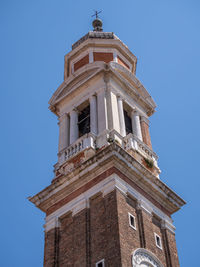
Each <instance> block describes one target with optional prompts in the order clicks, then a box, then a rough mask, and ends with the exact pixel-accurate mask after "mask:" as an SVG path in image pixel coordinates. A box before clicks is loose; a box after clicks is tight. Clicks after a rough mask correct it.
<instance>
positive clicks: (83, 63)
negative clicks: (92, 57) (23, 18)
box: [74, 55, 89, 71]
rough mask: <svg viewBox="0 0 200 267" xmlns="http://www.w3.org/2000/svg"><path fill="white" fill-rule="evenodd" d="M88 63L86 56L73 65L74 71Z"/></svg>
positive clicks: (87, 56)
mask: <svg viewBox="0 0 200 267" xmlns="http://www.w3.org/2000/svg"><path fill="white" fill-rule="evenodd" d="M88 63H89V55H86V56H85V57H83V58H81V59H80V60H79V61H78V62H76V63H75V64H74V71H76V70H78V69H80V68H81V67H83V66H84V65H86V64H88Z"/></svg>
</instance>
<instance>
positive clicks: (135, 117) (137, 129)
mask: <svg viewBox="0 0 200 267" xmlns="http://www.w3.org/2000/svg"><path fill="white" fill-rule="evenodd" d="M131 120H132V129H133V133H134V134H135V135H136V136H137V138H139V139H140V140H141V141H142V131H141V125H140V116H139V114H138V112H137V111H135V110H133V111H132V112H131Z"/></svg>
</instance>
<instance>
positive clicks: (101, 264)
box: [96, 259, 105, 267]
mask: <svg viewBox="0 0 200 267" xmlns="http://www.w3.org/2000/svg"><path fill="white" fill-rule="evenodd" d="M96 267H105V265H104V259H103V260H100V261H98V262H97V263H96Z"/></svg>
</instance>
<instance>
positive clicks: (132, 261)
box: [29, 16, 185, 267]
mask: <svg viewBox="0 0 200 267" xmlns="http://www.w3.org/2000/svg"><path fill="white" fill-rule="evenodd" d="M102 26H103V25H102V21H101V20H100V19H99V18H98V16H97V17H96V19H95V20H94V21H93V27H94V29H93V31H90V32H88V33H87V34H86V35H85V36H83V37H82V38H81V39H80V40H78V41H77V42H76V43H74V44H73V45H72V50H71V51H70V52H69V53H68V54H67V55H66V56H65V66H64V81H63V83H62V84H61V85H60V86H59V87H58V89H57V90H56V91H55V93H54V94H53V96H52V97H51V99H50V101H49V108H50V110H51V111H52V112H53V113H54V114H55V115H56V116H57V117H58V120H59V123H58V125H59V146H58V162H57V163H56V164H55V165H54V177H53V180H52V181H51V184H50V185H49V186H47V187H46V188H45V189H43V190H42V191H41V192H39V193H38V194H36V195H35V196H33V197H30V198H29V200H30V201H31V202H32V203H34V204H35V205H36V207H38V208H39V209H40V210H42V211H43V212H44V213H45V215H46V218H45V221H46V222H45V226H44V227H45V248H44V267H58V266H59V267H71V266H74V267H84V266H85V267H90V266H91V267H121V266H123V267H139V266H140V267H147V266H148V267H178V266H179V260H178V254H177V249H176V241H175V227H174V225H173V221H172V218H171V215H172V214H173V213H174V212H176V211H177V210H179V209H180V208H181V207H182V206H183V205H184V204H185V202H184V200H182V199H181V198H180V197H179V196H178V195H177V194H176V193H174V192H173V191H172V190H171V189H170V188H169V187H168V186H167V185H166V184H164V183H163V182H162V181H161V180H160V178H159V174H160V169H159V166H158V162H157V160H158V157H157V155H156V153H155V152H154V151H153V149H152V145H151V138H150V133H149V117H150V116H151V115H152V114H153V113H154V111H155V108H156V104H155V102H154V100H153V99H152V97H151V96H150V94H149V93H148V91H147V90H146V89H145V88H144V86H143V85H142V83H141V82H140V81H139V80H138V79H137V78H136V76H135V73H136V64H137V58H136V57H135V55H133V54H132V52H131V51H130V50H129V49H128V47H127V46H126V45H125V44H124V43H123V42H122V41H121V40H120V39H119V38H118V37H117V36H116V35H115V34H114V33H113V32H104V31H103V29H102Z"/></svg>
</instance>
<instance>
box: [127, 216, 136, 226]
mask: <svg viewBox="0 0 200 267" xmlns="http://www.w3.org/2000/svg"><path fill="white" fill-rule="evenodd" d="M128 217H129V225H130V227H132V228H133V229H135V230H136V222H135V217H134V216H133V215H132V214H130V213H128Z"/></svg>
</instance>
